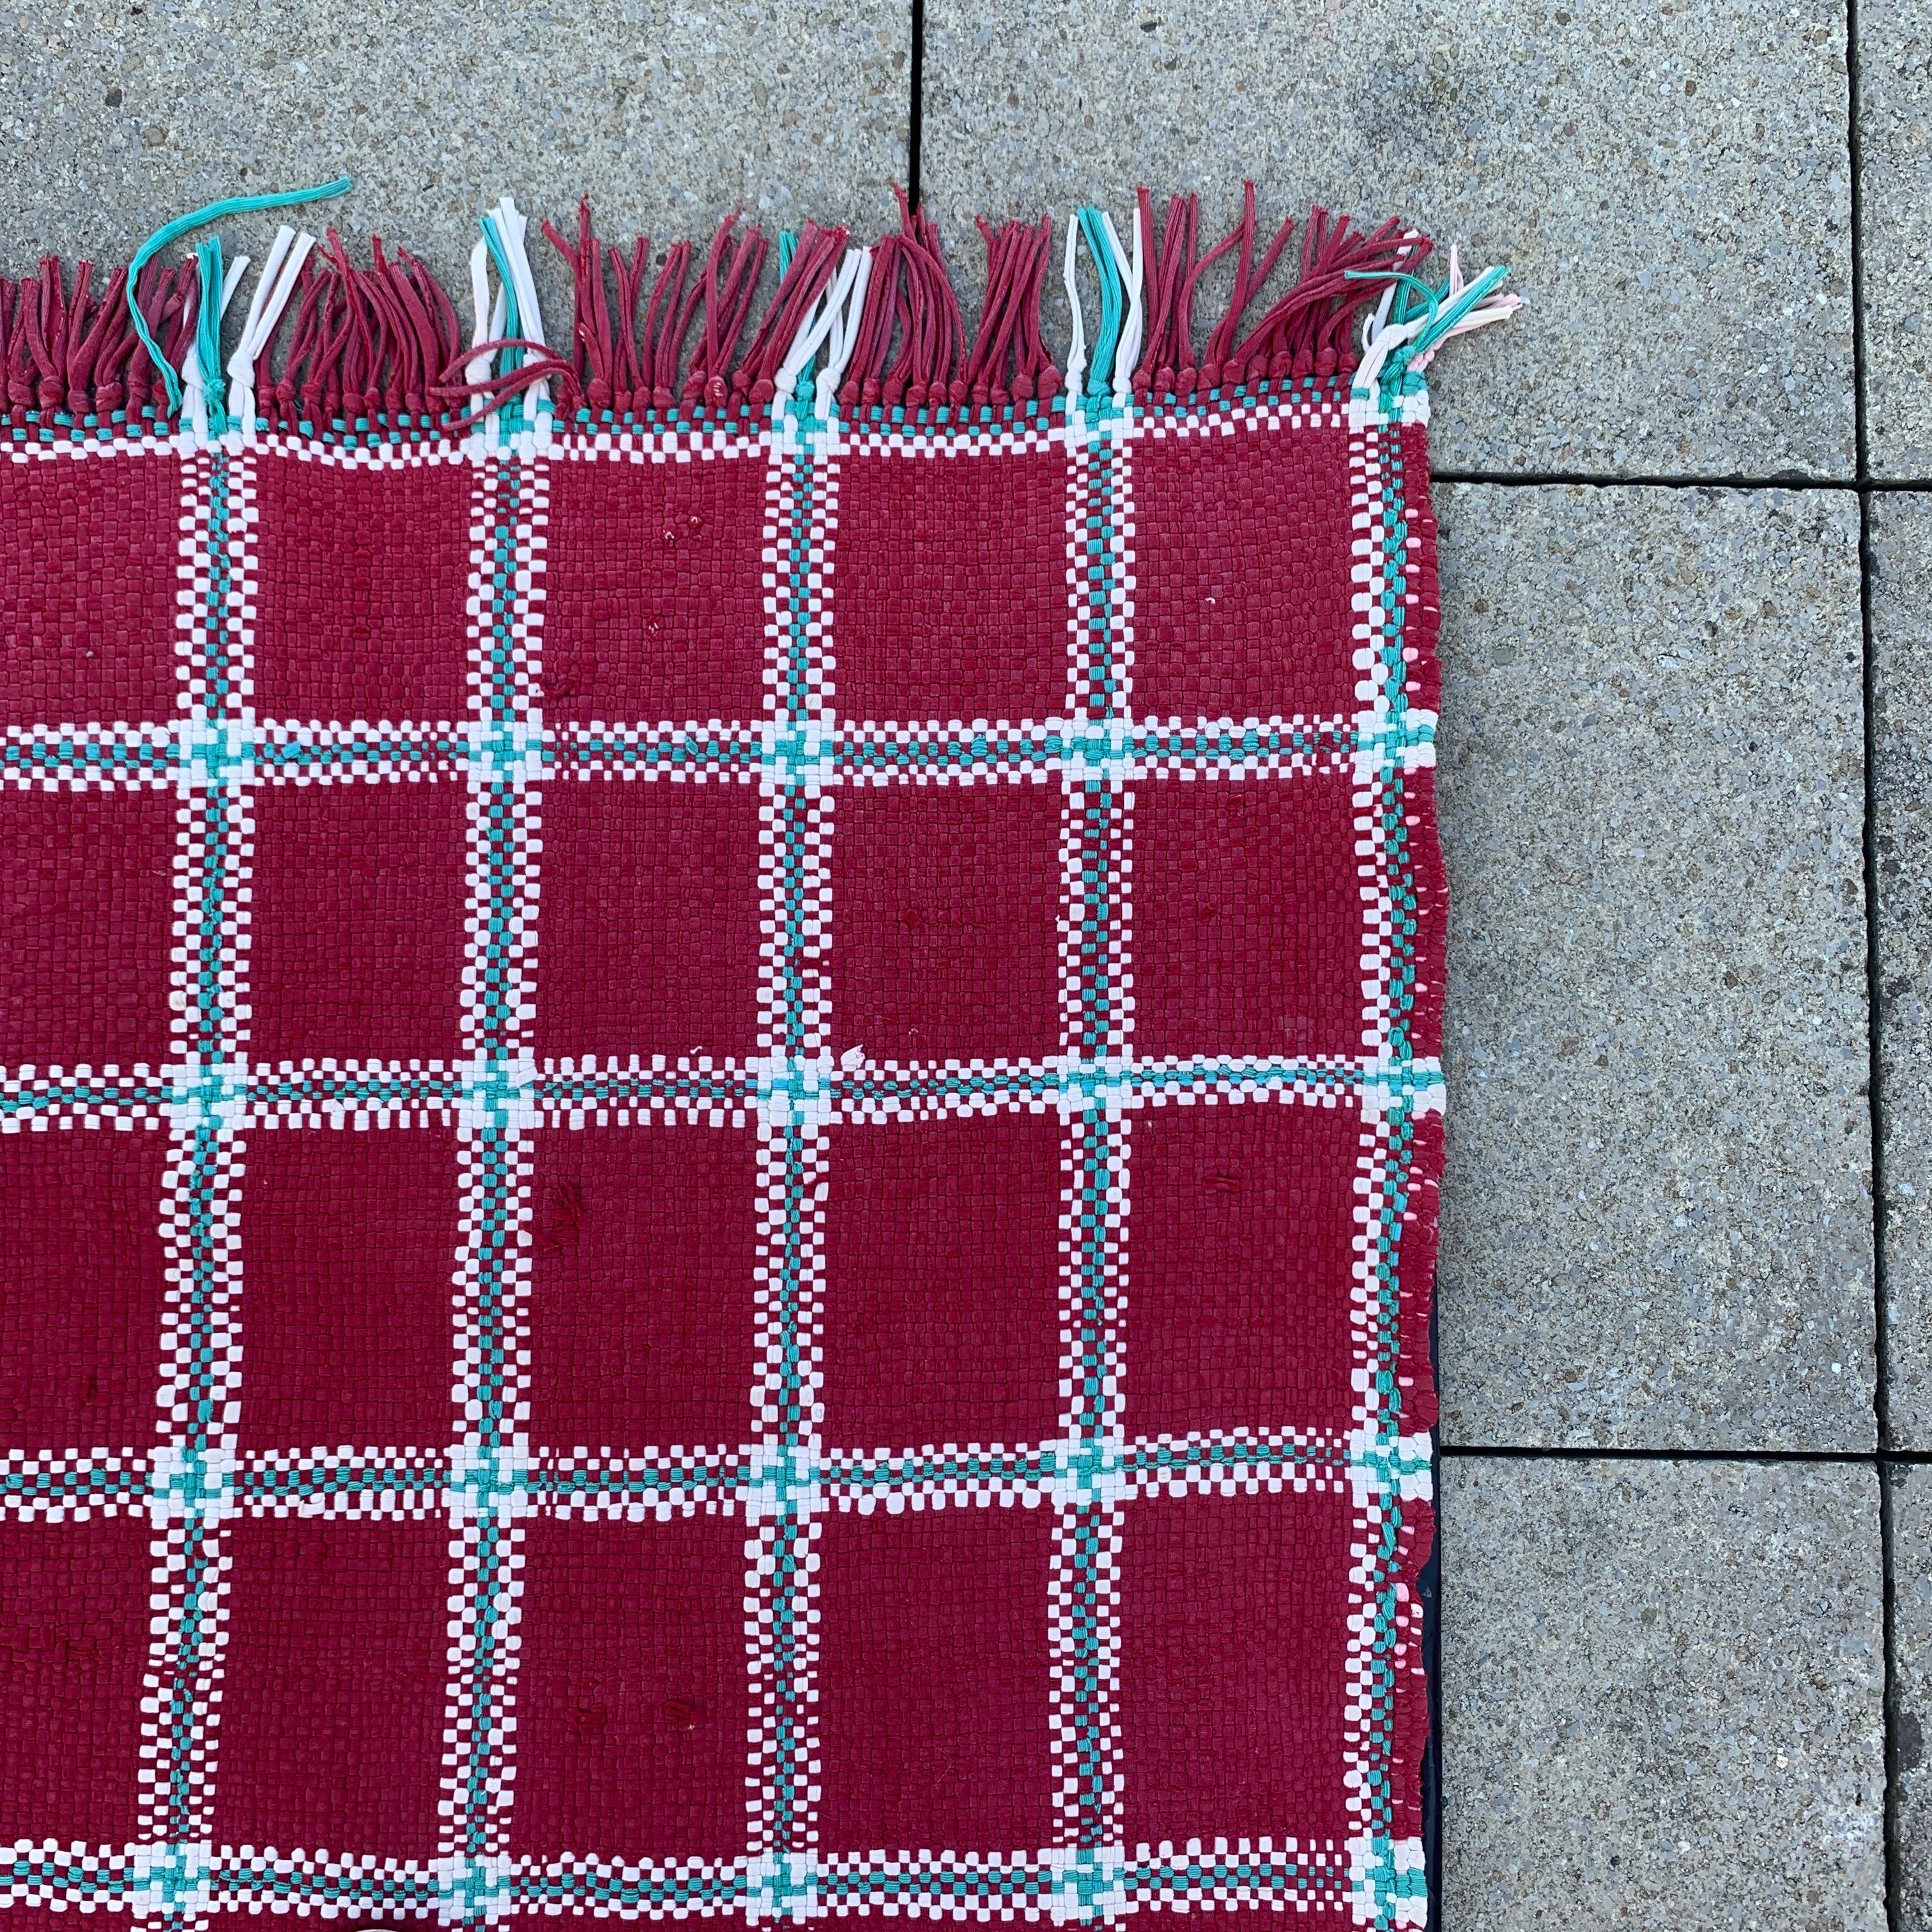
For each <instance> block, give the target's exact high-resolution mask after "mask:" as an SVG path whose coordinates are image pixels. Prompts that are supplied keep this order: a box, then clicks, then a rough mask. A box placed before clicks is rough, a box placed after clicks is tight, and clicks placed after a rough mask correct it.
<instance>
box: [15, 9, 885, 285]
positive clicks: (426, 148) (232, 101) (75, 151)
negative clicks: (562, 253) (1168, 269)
mask: <svg viewBox="0 0 1932 1932" xmlns="http://www.w3.org/2000/svg"><path fill="white" fill-rule="evenodd" d="M910 30H911V22H910V13H909V10H908V9H907V7H906V6H905V5H904V0H856V4H854V5H850V6H841V7H838V8H836V9H834V10H831V11H829V12H828V11H826V10H824V9H823V8H819V7H809V6H807V5H805V4H804V0H736V4H724V0H719V4H715V5H704V4H701V3H700V4H699V5H667V4H665V0H619V4H616V5H598V4H595V0H545V4H543V5H538V6H537V7H475V6H473V5H462V4H460V0H408V4H407V5H399V4H396V0H332V4H331V5H329V6H327V7H322V8H317V7H309V6H305V5H300V4H299V0H147V4H145V5H142V4H141V0H134V4H132V5H125V6H116V7H92V6H89V7H67V6H65V5H61V4H58V0H26V4H22V5H16V6H14V7H11V8H6V9H0V78H3V80H4V85H0V98H4V101H5V105H4V106H0V268H4V269H5V270H6V272H10V273H16V274H17V273H18V272H20V269H21V268H23V267H28V268H31V266H32V263H33V260H34V257H35V256H36V255H37V254H38V253H39V252H40V251H42V250H43V249H44V250H51V251H55V252H58V253H60V254H65V255H68V256H70V257H72V256H75V255H79V254H87V253H89V252H91V253H92V255H93V256H94V258H95V260H97V261H110V262H118V261H124V260H127V257H129V255H130V254H132V252H133V249H134V248H136V246H138V245H139V243H140V242H142V241H143V240H144V239H145V238H146V237H147V236H148V234H149V233H151V232H152V230H153V229H154V228H156V227H157V226H159V225H160V223H162V222H163V221H165V220H169V219H170V218H172V217H173V216H175V215H176V214H181V213H183V212H184V211H187V210H188V209H190V208H195V207H197V206H199V205H202V204H204V203H205V202H208V201H211V200H213V199H216V198H217V197H219V196H227V195H234V194H247V193H260V192H263V191H266V190H271V189H276V188H284V187H296V186H306V185H308V184H313V183H315V182H317V181H324V180H327V179H329V178H332V177H334V176H335V175H338V174H344V173H346V174H350V175H353V176H354V177H355V178H356V182H357V187H356V193H355V194H354V195H353V196H351V197H348V198H345V199H344V200H341V201H339V202H331V203H329V205H328V207H327V208H326V209H324V210H321V211H318V213H319V214H320V218H322V219H323V220H334V221H335V222H336V223H337V224H338V226H340V227H341V229H342V230H343V233H344V236H353V237H355V238H356V239H359V240H360V239H363V238H366V236H368V233H370V231H371V229H374V231H375V232H376V233H380V234H381V235H383V236H384V237H386V239H392V240H395V241H398V242H401V243H403V244H404V245H406V246H407V247H409V248H413V249H414V250H415V251H416V253H418V254H420V255H421V256H422V257H423V258H424V259H425V260H426V261H428V262H429V263H431V265H432V266H434V267H435V268H436V269H437V271H438V272H440V274H442V275H444V276H445V277H446V278H448V279H449V281H450V283H451V285H452V293H457V292H458V290H459V289H460V290H461V291H463V292H466V290H467V288H468V279H467V269H466V263H467V260H468V257H469V249H470V247H471V245H472V242H474V241H475V238H476V217H477V216H478V214H481V211H483V209H484V208H485V207H486V206H487V205H490V203H492V202H495V201H496V199H497V198H498V197H499V196H501V195H502V194H504V193H511V194H512V195H514V197H515V199H516V200H517V205H518V206H519V207H520V208H522V209H523V211H524V212H525V213H526V214H530V215H531V216H532V218H534V217H535V216H536V215H538V214H550V215H551V216H552V217H559V218H560V217H564V216H565V215H567V214H570V213H571V212H573V211H574V208H575V207H576V203H577V196H578V195H579V194H580V193H589V195H590V196H591V197H592V206H593V208H594V209H595V212H596V214H597V217H598V223H599V226H600V228H601V229H604V232H606V233H609V234H610V235H611V236H613V238H616V237H619V236H621V237H622V238H624V239H628V238H629V237H630V236H632V235H634V234H636V233H640V232H642V233H649V234H651V235H653V236H658V238H659V239H676V238H677V237H679V236H685V235H702V236H707V237H708V236H709V233H710V232H711V229H712V226H713V225H714V224H715V223H716V221H717V220H718V218H719V217H720V216H721V215H722V214H724V213H725V212H727V211H728V210H729V209H730V208H733V207H734V206H742V208H744V209H745V211H747V212H748V213H755V214H758V215H759V216H760V217H763V218H764V219H765V220H766V225H767V228H768V229H775V228H776V227H777V226H782V225H784V223H787V222H791V223H796V221H797V220H799V219H800V218H801V217H803V216H805V215H806V214H812V215H815V216H817V217H820V218H821V219H825V220H839V219H845V220H855V221H857V222H859V223H862V225H864V226H866V227H868V228H873V227H877V226H883V225H885V224H886V223H888V222H890V221H895V220H896V219H897V214H896V210H895V207H894V204H893V202H892V196H891V193H890V190H889V187H888V184H889V182H890V181H892V180H894V179H901V180H902V179H903V178H904V175H905V172H906V166H907V145H906V140H907V116H908V111H909V107H910V80H909V64H910V45H911V41H910ZM274 222H275V217H266V218H263V217H257V219H256V220H254V221H253V222H243V221H234V222H231V223H228V224H226V228H227V232H228V233H230V234H231V235H236V236H240V235H244V234H246V235H247V236H250V237H251V238H252V237H255V236H260V235H261V234H263V233H266V234H267V235H269V236H272V235H273V233H274ZM311 225H312V226H313V225H314V217H311ZM550 255H551V251H550V249H549V248H548V247H547V245H543V244H541V243H540V242H539V243H538V244H537V245H535V247H533V248H532V263H533V266H536V265H538V263H541V271H540V272H541V273H542V274H544V275H545V276H547V278H549V279H550V281H551V283H552V285H553V286H559V285H561V284H560V280H559V278H558V277H557V276H556V275H555V273H554V272H553V271H552V270H551V269H550V266H549V258H550ZM539 286H540V288H541V284H540V285H539ZM464 306H465V308H466V302H465V303H464Z"/></svg>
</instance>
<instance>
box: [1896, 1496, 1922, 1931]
mask: <svg viewBox="0 0 1932 1932" xmlns="http://www.w3.org/2000/svg"><path fill="white" fill-rule="evenodd" d="M1890 1480H1891V1577H1892V1661H1893V1667H1894V1685H1895V1690H1894V1699H1895V1701H1894V1706H1893V1719H1892V1721H1893V1725H1894V1730H1895V1733H1896V1735H1897V1741H1898V1754H1897V1801H1898V1852H1899V1858H1898V1870H1899V1879H1900V1885H1899V1894H1900V1897H1899V1903H1900V1912H1899V1918H1898V1926H1899V1932H1932V1765H1928V1764H1927V1762H1926V1756H1925V1742H1926V1733H1927V1731H1928V1730H1932V1469H1926V1468H1924V1466H1918V1467H1913V1466H1910V1465H1906V1466H1903V1467H1897V1468H1894V1469H1893V1471H1892V1472H1891V1478H1890Z"/></svg>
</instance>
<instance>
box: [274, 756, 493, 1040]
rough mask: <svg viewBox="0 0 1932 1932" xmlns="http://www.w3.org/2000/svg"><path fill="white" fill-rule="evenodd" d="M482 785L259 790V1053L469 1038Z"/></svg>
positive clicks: (310, 787)
mask: <svg viewBox="0 0 1932 1932" xmlns="http://www.w3.org/2000/svg"><path fill="white" fill-rule="evenodd" d="M468 804H469V797H468V793H467V792H466V790H465V788H464V787H463V786H462V785H461V784H359V785H265V786H263V787H262V788H261V789H260V790H259V791H257V793H256V794H255V799H254V808H255V859H254V893H253V898H252V900H251V913H252V924H251V931H252V933H253V937H254V944H253V946H252V947H251V951H250V955H249V958H250V968H249V971H250V983H249V995H250V998H249V1004H250V1007H251V1036H252V1040H253V1045H254V1055H255V1057H256V1058H258V1059H262V1060H269V1061H281V1060H289V1061H299V1060H302V1059H305V1058H323V1057H325V1056H329V1057H333V1058H338V1059H345V1060H415V1059H453V1058H455V1056H456V1055H457V1054H458V1052H459V1051H460V1022H461V1016H462V1010H463V1008H462V1001H461V998H460V989H461V986H462V971H463V926H464V921H465V918H466V910H465V901H466V896H467V889H468V883H469V881H468V865H467V858H466V846H465V830H466V816H467V808H468Z"/></svg>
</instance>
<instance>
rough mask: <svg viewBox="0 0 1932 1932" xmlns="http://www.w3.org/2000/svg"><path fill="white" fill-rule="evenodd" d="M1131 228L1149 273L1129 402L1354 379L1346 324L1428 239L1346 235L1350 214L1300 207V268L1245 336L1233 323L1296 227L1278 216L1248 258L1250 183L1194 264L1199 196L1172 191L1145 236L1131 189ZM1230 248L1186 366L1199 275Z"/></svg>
mask: <svg viewBox="0 0 1932 1932" xmlns="http://www.w3.org/2000/svg"><path fill="white" fill-rule="evenodd" d="M1139 207H1140V221H1141V232H1142V235H1143V236H1145V238H1146V239H1147V242H1148V247H1149V248H1150V250H1151V266H1150V268H1149V271H1148V326H1147V336H1146V341H1145V353H1143V354H1142V358H1141V361H1140V363H1139V367H1138V368H1136V370H1135V371H1134V377H1133V388H1134V394H1135V395H1136V398H1138V399H1139V401H1141V402H1142V403H1143V404H1145V403H1146V402H1147V401H1148V400H1149V398H1159V399H1166V398H1170V397H1172V398H1178V399H1180V400H1182V401H1185V400H1187V398H1190V397H1193V396H1195V395H1199V393H1200V392H1202V391H1203V390H1209V391H1212V390H1214V389H1223V388H1226V389H1238V388H1240V387H1241V386H1243V385H1244V384H1250V383H1259V382H1260V381H1262V380H1264V379H1265V380H1268V381H1270V382H1274V383H1279V382H1283V381H1287V380H1303V379H1305V378H1307V377H1310V376H1313V377H1316V378H1318V379H1319V380H1327V379H1328V377H1331V376H1337V375H1340V376H1352V375H1353V374H1355V370H1356V368H1357V367H1358V363H1359V361H1360V358H1359V357H1358V354H1357V353H1356V348H1355V342H1354V340H1353V333H1352V328H1351V324H1352V323H1353V321H1354V320H1355V317H1356V316H1357V315H1358V314H1359V313H1360V312H1361V310H1362V308H1364V306H1365V305H1367V304H1368V303H1370V302H1374V301H1377V300H1379V299H1380V297H1381V296H1382V293H1383V292H1384V290H1388V289H1392V288H1394V287H1395V286H1396V285H1397V281H1399V280H1400V278H1401V277H1402V276H1403V275H1405V274H1406V275H1414V274H1415V271H1416V269H1417V267H1418V265H1419V264H1420V263H1421V261H1422V260H1423V258H1424V257H1425V256H1426V255H1427V254H1428V253H1429V252H1430V247H1431V244H1430V242H1429V240H1428V239H1427V237H1426V236H1422V235H1419V234H1418V233H1416V232H1415V229H1405V228H1403V226H1402V225H1401V224H1400V223H1399V222H1396V221H1385V223H1383V224H1382V226H1381V227H1379V228H1378V229H1376V231H1375V233H1373V235H1360V234H1355V233H1352V232H1351V227H1350V223H1349V217H1347V216H1346V215H1343V217H1341V218H1340V220H1335V219H1334V218H1333V217H1331V215H1330V214H1329V212H1328V210H1327V209H1326V208H1314V209H1313V210H1311V211H1310V214H1309V217H1308V226H1307V228H1306V229H1304V232H1303V236H1302V244H1301V275H1300V277H1299V278H1298V280H1297V281H1296V282H1295V285H1294V287H1292V288H1291V289H1289V290H1287V292H1286V293H1285V294H1283V296H1281V298H1280V300H1279V301H1277V302H1276V303H1275V304H1274V306H1273V307H1272V308H1270V309H1268V311H1266V312H1265V314H1263V315H1262V319H1261V320H1260V321H1259V323H1256V325H1255V326H1254V327H1253V329H1250V331H1249V332H1248V333H1247V335H1245V336H1244V335H1241V323H1242V321H1243V319H1244V317H1246V315H1247V312H1248V311H1249V309H1250V308H1251V307H1252V306H1253V304H1254V302H1255V299H1256V297H1257V296H1259V294H1260V293H1261V292H1262V290H1263V288H1265V287H1266V286H1267V284H1268V278H1269V277H1270V275H1272V274H1273V273H1274V269H1275V265H1276V263H1277V262H1278V261H1279V260H1280V257H1281V255H1282V252H1283V250H1284V249H1286V247H1287V246H1288V244H1289V241H1290V239H1292V236H1293V235H1294V233H1295V223H1294V222H1293V221H1292V220H1289V221H1284V222H1283V223H1282V224H1281V226H1280V228H1278V229H1276V231H1275V233H1274V239H1273V240H1271V242H1269V243H1268V247H1267V248H1266V250H1265V251H1264V252H1263V254H1262V257H1261V259H1260V260H1259V262H1257V261H1256V259H1255V244H1256V233H1257V230H1256V218H1255V184H1254V183H1253V181H1248V182H1245V183H1244V184H1243V189H1242V196H1241V220H1240V221H1239V222H1238V223H1237V224H1236V226H1235V229H1234V230H1233V232H1232V233H1230V234H1229V236H1227V237H1226V239H1224V240H1223V241H1221V242H1218V243H1217V244H1216V245H1215V246H1214V248H1211V249H1209V250H1208V253H1207V254H1205V255H1204V256H1202V257H1201V258H1200V259H1199V260H1198V261H1197V260H1196V259H1195V252H1194V251H1195V245H1196V231H1197V229H1198V227H1199V218H1200V201H1199V196H1195V195H1188V196H1185V197H1183V196H1180V195H1176V196H1175V197H1174V198H1173V199H1172V201H1170V202H1169V203H1168V209H1167V223H1166V228H1165V229H1164V230H1163V233H1162V236H1161V239H1160V242H1159V243H1158V245H1156V244H1155V243H1154V203H1153V202H1152V199H1151V197H1150V196H1149V195H1148V191H1147V190H1146V189H1145V188H1142V190H1140V194H1139ZM1230 250H1235V251H1238V253H1237V254H1236V255H1235V287H1234V292H1233V294H1232V296H1231V297H1230V299H1229V304H1228V307H1227V309H1226V311H1225V312H1224V313H1223V315H1222V317H1221V319H1220V321H1219V322H1217V323H1216V324H1215V325H1214V329H1212V330H1211V332H1210V333H1209V335H1208V343H1207V347H1206V350H1205V353H1204V354H1203V355H1202V358H1201V360H1200V362H1199V365H1196V362H1195V359H1194V320H1193V319H1194V298H1195V293H1196V290H1198V289H1199V287H1200V284H1201V278H1202V276H1203V275H1205V274H1206V273H1207V272H1208V270H1209V269H1211V268H1212V267H1213V266H1214V264H1215V263H1217V262H1218V261H1220V260H1221V259H1222V257H1223V256H1225V255H1226V254H1228V253H1229V251H1230Z"/></svg>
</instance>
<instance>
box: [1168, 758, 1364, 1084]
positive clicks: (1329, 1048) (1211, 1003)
mask: <svg viewBox="0 0 1932 1932" xmlns="http://www.w3.org/2000/svg"><path fill="white" fill-rule="evenodd" d="M1355 817H1356V811H1355V805H1354V803H1353V802H1352V791H1351V788H1350V786H1349V780H1348V778H1347V777H1346V775H1334V776H1328V777H1323V778H1308V779H1304V780H1303V781H1301V782H1298V783H1296V784H1254V783H1252V782H1250V781H1247V780H1240V781H1233V782H1229V781H1225V780H1217V781H1214V782H1213V783H1210V784H1149V785H1143V786H1142V787H1140V789H1139V792H1138V793H1136V806H1135V818H1134V852H1133V868H1134V870H1133V877H1134V912H1133V918H1134V1013H1135V1025H1134V1044H1135V1046H1136V1048H1137V1049H1139V1051H1140V1052H1142V1053H1144V1054H1190V1053H1228V1054H1274V1055H1286V1054H1297V1055H1317V1054H1337V1055H1342V1056H1343V1057H1345V1058H1349V1059H1353V1058H1355V1057H1356V1056H1357V1055H1359V1054H1360V1053H1361V1051H1362V1035H1363V1017H1362V1015H1363V1005H1362V1000H1363V995H1362V966H1361V956H1362V887H1361V871H1360V867H1359V865H1358V860H1357V857H1356V853H1355V839H1356V834H1355Z"/></svg>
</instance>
